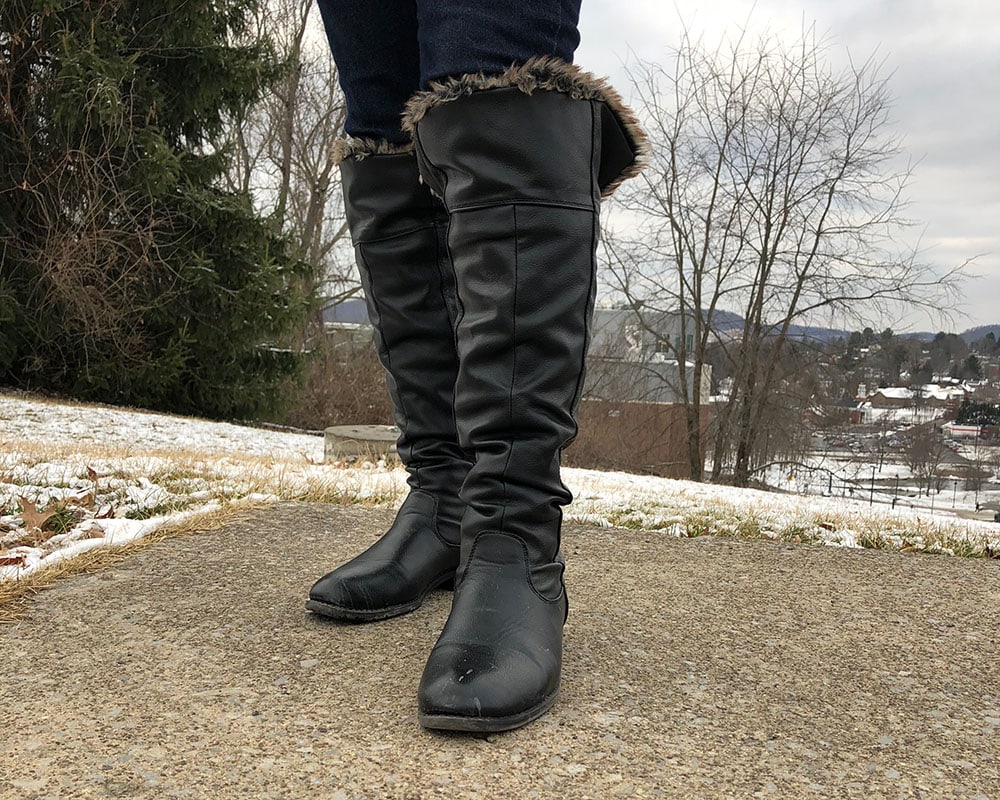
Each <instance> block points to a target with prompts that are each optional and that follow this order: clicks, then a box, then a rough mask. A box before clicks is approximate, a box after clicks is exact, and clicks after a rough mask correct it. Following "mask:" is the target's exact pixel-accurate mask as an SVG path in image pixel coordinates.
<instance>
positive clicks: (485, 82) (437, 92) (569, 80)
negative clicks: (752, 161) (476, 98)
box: [403, 56, 650, 197]
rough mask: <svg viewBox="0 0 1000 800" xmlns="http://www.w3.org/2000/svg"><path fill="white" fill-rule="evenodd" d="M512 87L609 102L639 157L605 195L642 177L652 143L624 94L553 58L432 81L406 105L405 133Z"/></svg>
mask: <svg viewBox="0 0 1000 800" xmlns="http://www.w3.org/2000/svg"><path fill="white" fill-rule="evenodd" d="M508 88H517V89H520V90H521V91H522V92H524V93H525V94H528V95H530V94H531V93H532V92H535V91H546V92H562V93H563V94H568V95H569V96H570V97H572V98H573V99H574V100H600V101H601V102H603V103H606V104H607V106H608V108H609V109H611V112H612V113H613V114H614V116H615V118H616V119H617V120H618V122H619V124H620V125H621V126H622V130H623V131H624V132H625V137H626V139H628V142H629V145H630V147H631V148H632V152H633V153H634V154H635V160H634V161H633V162H632V164H631V165H630V166H628V167H627V168H626V169H624V170H623V171H622V173H621V174H620V175H619V176H618V177H617V178H615V179H614V180H613V181H612V182H611V183H610V184H609V185H608V186H607V187H605V189H604V191H603V193H602V194H603V196H604V197H609V196H610V195H611V194H612V192H614V190H615V189H617V188H618V187H619V186H620V185H621V184H622V182H624V181H626V180H628V179H629V178H631V177H633V176H635V175H638V174H639V172H641V171H642V168H643V166H645V162H646V159H647V157H648V156H649V153H650V148H649V140H648V139H647V137H646V133H645V131H643V129H642V126H641V125H640V124H639V120H638V118H637V117H636V116H635V114H634V113H633V112H632V110H631V109H630V108H629V107H628V106H626V105H625V101H624V100H622V97H621V95H620V94H618V92H616V91H615V90H614V89H613V88H612V87H611V85H610V84H609V83H608V82H607V80H606V79H604V78H598V77H596V76H595V75H593V74H591V73H589V72H585V71H584V70H582V69H580V68H579V67H578V66H576V65H575V64H568V63H566V62H565V61H563V60H562V59H560V58H555V57H553V56H539V57H536V58H532V59H529V60H528V61H526V62H525V63H524V64H514V65H513V66H511V67H510V68H509V69H507V70H505V71H504V72H501V73H500V74H498V75H484V74H483V73H481V72H480V73H468V74H465V75H461V76H459V77H457V78H447V79H446V80H444V81H442V82H440V83H437V82H435V83H432V84H431V86H430V89H429V90H427V91H423V92H417V94H415V95H414V96H413V97H411V98H410V100H409V101H408V102H407V103H406V107H405V109H404V110H403V130H404V131H406V132H407V133H409V134H410V135H411V136H412V135H413V134H414V131H415V130H416V127H417V123H419V122H420V120H421V119H423V118H424V115H426V114H427V112H428V111H430V109H432V108H434V107H435V106H439V105H442V104H444V103H450V102H452V101H453V100H457V99H459V98H460V97H463V96H465V95H469V94H472V93H473V92H479V91H483V90H484V89H508Z"/></svg>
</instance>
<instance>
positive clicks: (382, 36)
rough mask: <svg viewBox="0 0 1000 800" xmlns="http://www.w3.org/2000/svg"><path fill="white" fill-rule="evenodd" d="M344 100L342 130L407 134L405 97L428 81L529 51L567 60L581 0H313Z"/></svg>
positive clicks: (504, 64) (500, 66)
mask: <svg viewBox="0 0 1000 800" xmlns="http://www.w3.org/2000/svg"><path fill="white" fill-rule="evenodd" d="M317 2H318V3H319V10H320V13H321V14H322V16H323V24H324V26H325V28H326V35H327V38H328V39H329V41H330V49H331V51H332V52H333V60H334V61H335V62H336V64H337V69H338V71H339V73H340V85H341V87H342V88H343V90H344V96H345V98H346V101H347V119H346V121H345V123H344V129H345V131H346V133H347V134H348V135H349V136H353V137H358V138H360V137H368V138H372V139H385V140H387V141H389V142H392V143H394V144H402V143H405V142H407V141H408V140H409V137H408V136H407V134H405V133H404V132H403V131H402V129H401V128H400V114H401V112H402V110H403V105H404V104H405V103H406V101H407V100H408V99H409V98H410V97H411V96H412V95H413V94H414V93H415V92H417V91H419V90H420V89H424V88H426V87H427V85H428V83H430V82H431V81H434V80H440V79H442V78H446V77H448V76H451V75H462V74H464V73H469V72H485V73H487V74H489V73H498V72H503V71H504V70H505V69H507V68H508V67H509V66H511V64H514V63H518V64H520V63H523V62H525V61H527V60H528V59H529V58H532V57H533V56H556V57H558V58H561V59H562V60H563V61H567V62H570V63H572V61H573V53H574V51H575V50H576V47H577V45H578V44H579V43H580V34H579V31H578V30H577V23H578V20H579V17H580V2H581V0H317Z"/></svg>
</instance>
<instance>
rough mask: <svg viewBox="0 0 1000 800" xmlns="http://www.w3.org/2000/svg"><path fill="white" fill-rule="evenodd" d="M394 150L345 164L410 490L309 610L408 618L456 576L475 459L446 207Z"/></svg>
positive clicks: (358, 154) (350, 214)
mask: <svg viewBox="0 0 1000 800" xmlns="http://www.w3.org/2000/svg"><path fill="white" fill-rule="evenodd" d="M393 150H394V148H391V147H388V146H384V145H382V146H379V145H376V144H374V143H371V142H367V141H362V142H354V143H353V146H352V147H349V148H345V152H343V153H342V155H343V158H342V161H341V163H340V171H341V177H342V179H343V186H344V202H345V206H346V210H347V222H348V227H349V228H350V231H351V238H352V240H353V241H354V248H355V256H356V260H357V264H358V270H359V272H360V274H361V282H362V285H363V287H364V290H365V299H366V302H367V305H368V313H369V317H370V319H371V322H372V325H373V326H374V329H375V344H376V348H377V350H378V355H379V360H380V361H381V362H382V365H383V366H384V367H385V369H386V374H387V378H386V382H387V384H388V388H389V394H390V397H391V399H392V407H393V415H394V417H395V420H396V424H397V425H398V426H399V430H400V436H399V440H398V442H397V446H396V449H397V451H398V453H399V457H400V460H401V461H402V462H403V464H404V466H405V467H406V469H407V471H408V472H409V478H408V483H409V485H410V494H409V496H408V497H407V498H406V500H405V501H404V503H403V506H402V508H401V509H400V510H399V513H398V514H397V516H396V520H395V522H394V523H393V525H392V527H390V529H389V530H388V531H387V532H386V533H385V535H383V536H382V538H381V539H379V540H378V541H377V542H376V543H375V544H374V545H372V547H370V548H369V549H368V550H366V551H365V552H364V553H362V554H361V555H359V556H357V557H356V558H354V559H353V560H351V561H350V562H348V563H347V564H344V565H343V566H341V567H339V568H338V569H335V570H334V571H333V572H331V573H329V574H327V575H324V576H323V577H322V578H320V579H319V580H318V581H317V582H316V583H315V585H313V587H312V589H311V590H310V591H309V600H308V601H307V602H306V608H307V609H309V610H310V611H314V612H316V613H318V614H323V615H324V616H327V617H332V618H334V619H337V620H342V621H345V622H371V621H374V620H380V619H388V618H389V617H395V616H398V615H400V614H405V613H407V612H409V611H413V610H414V609H416V608H418V607H419V606H420V604H421V603H422V602H423V600H424V597H426V595H427V594H428V593H429V592H430V591H432V590H433V589H435V588H437V587H444V586H447V585H450V584H451V583H452V582H453V580H454V576H455V569H456V567H457V566H458V561H459V536H460V523H461V519H462V513H463V510H464V506H463V504H462V503H461V501H460V500H459V498H458V490H459V488H460V487H461V485H462V482H463V481H464V479H465V476H466V474H467V472H468V470H469V466H470V464H469V461H468V459H467V457H466V454H465V453H464V451H463V450H462V448H461V447H460V446H459V444H458V438H457V432H456V430H455V419H454V412H453V400H454V387H455V377H456V373H457V369H458V357H457V355H456V351H455V335H454V325H455V313H456V302H455V287H454V281H453V273H452V270H451V266H450V264H449V263H448V257H447V249H446V243H445V241H444V236H445V230H446V225H447V214H446V212H445V210H444V208H443V207H442V205H441V203H440V201H438V200H437V199H435V198H434V197H432V195H431V193H430V192H429V191H428V190H427V187H426V186H424V185H423V184H421V183H420V181H419V174H418V172H417V164H416V159H415V158H414V155H413V152H412V148H409V149H408V151H407V149H404V150H403V151H402V152H394V151H393Z"/></svg>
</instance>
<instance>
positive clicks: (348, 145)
mask: <svg viewBox="0 0 1000 800" xmlns="http://www.w3.org/2000/svg"><path fill="white" fill-rule="evenodd" d="M412 152H413V142H412V141H411V142H405V143H403V144H394V143H393V142H388V141H386V140H385V139H355V138H352V137H349V136H348V137H344V138H341V139H337V141H336V142H335V143H334V145H333V163H334V164H339V163H340V162H341V161H343V160H344V159H345V158H356V159H358V161H360V160H361V159H363V158H367V157H368V156H376V155H399V154H400V153H412Z"/></svg>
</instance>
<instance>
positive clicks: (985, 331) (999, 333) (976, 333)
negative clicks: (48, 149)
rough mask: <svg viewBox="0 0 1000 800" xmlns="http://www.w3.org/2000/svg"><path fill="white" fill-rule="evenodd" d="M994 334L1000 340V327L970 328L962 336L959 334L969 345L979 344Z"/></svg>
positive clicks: (982, 326) (981, 326) (983, 326)
mask: <svg viewBox="0 0 1000 800" xmlns="http://www.w3.org/2000/svg"><path fill="white" fill-rule="evenodd" d="M991 332H992V334H993V336H994V337H995V338H997V339H1000V325H980V326H979V327H977V328H969V330H967V331H965V332H964V333H962V334H959V335H960V336H961V337H962V338H963V339H964V340H965V341H966V342H967V343H969V344H971V343H972V342H978V341H979V340H980V339H982V338H983V337H984V336H989V335H990V333H991Z"/></svg>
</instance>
